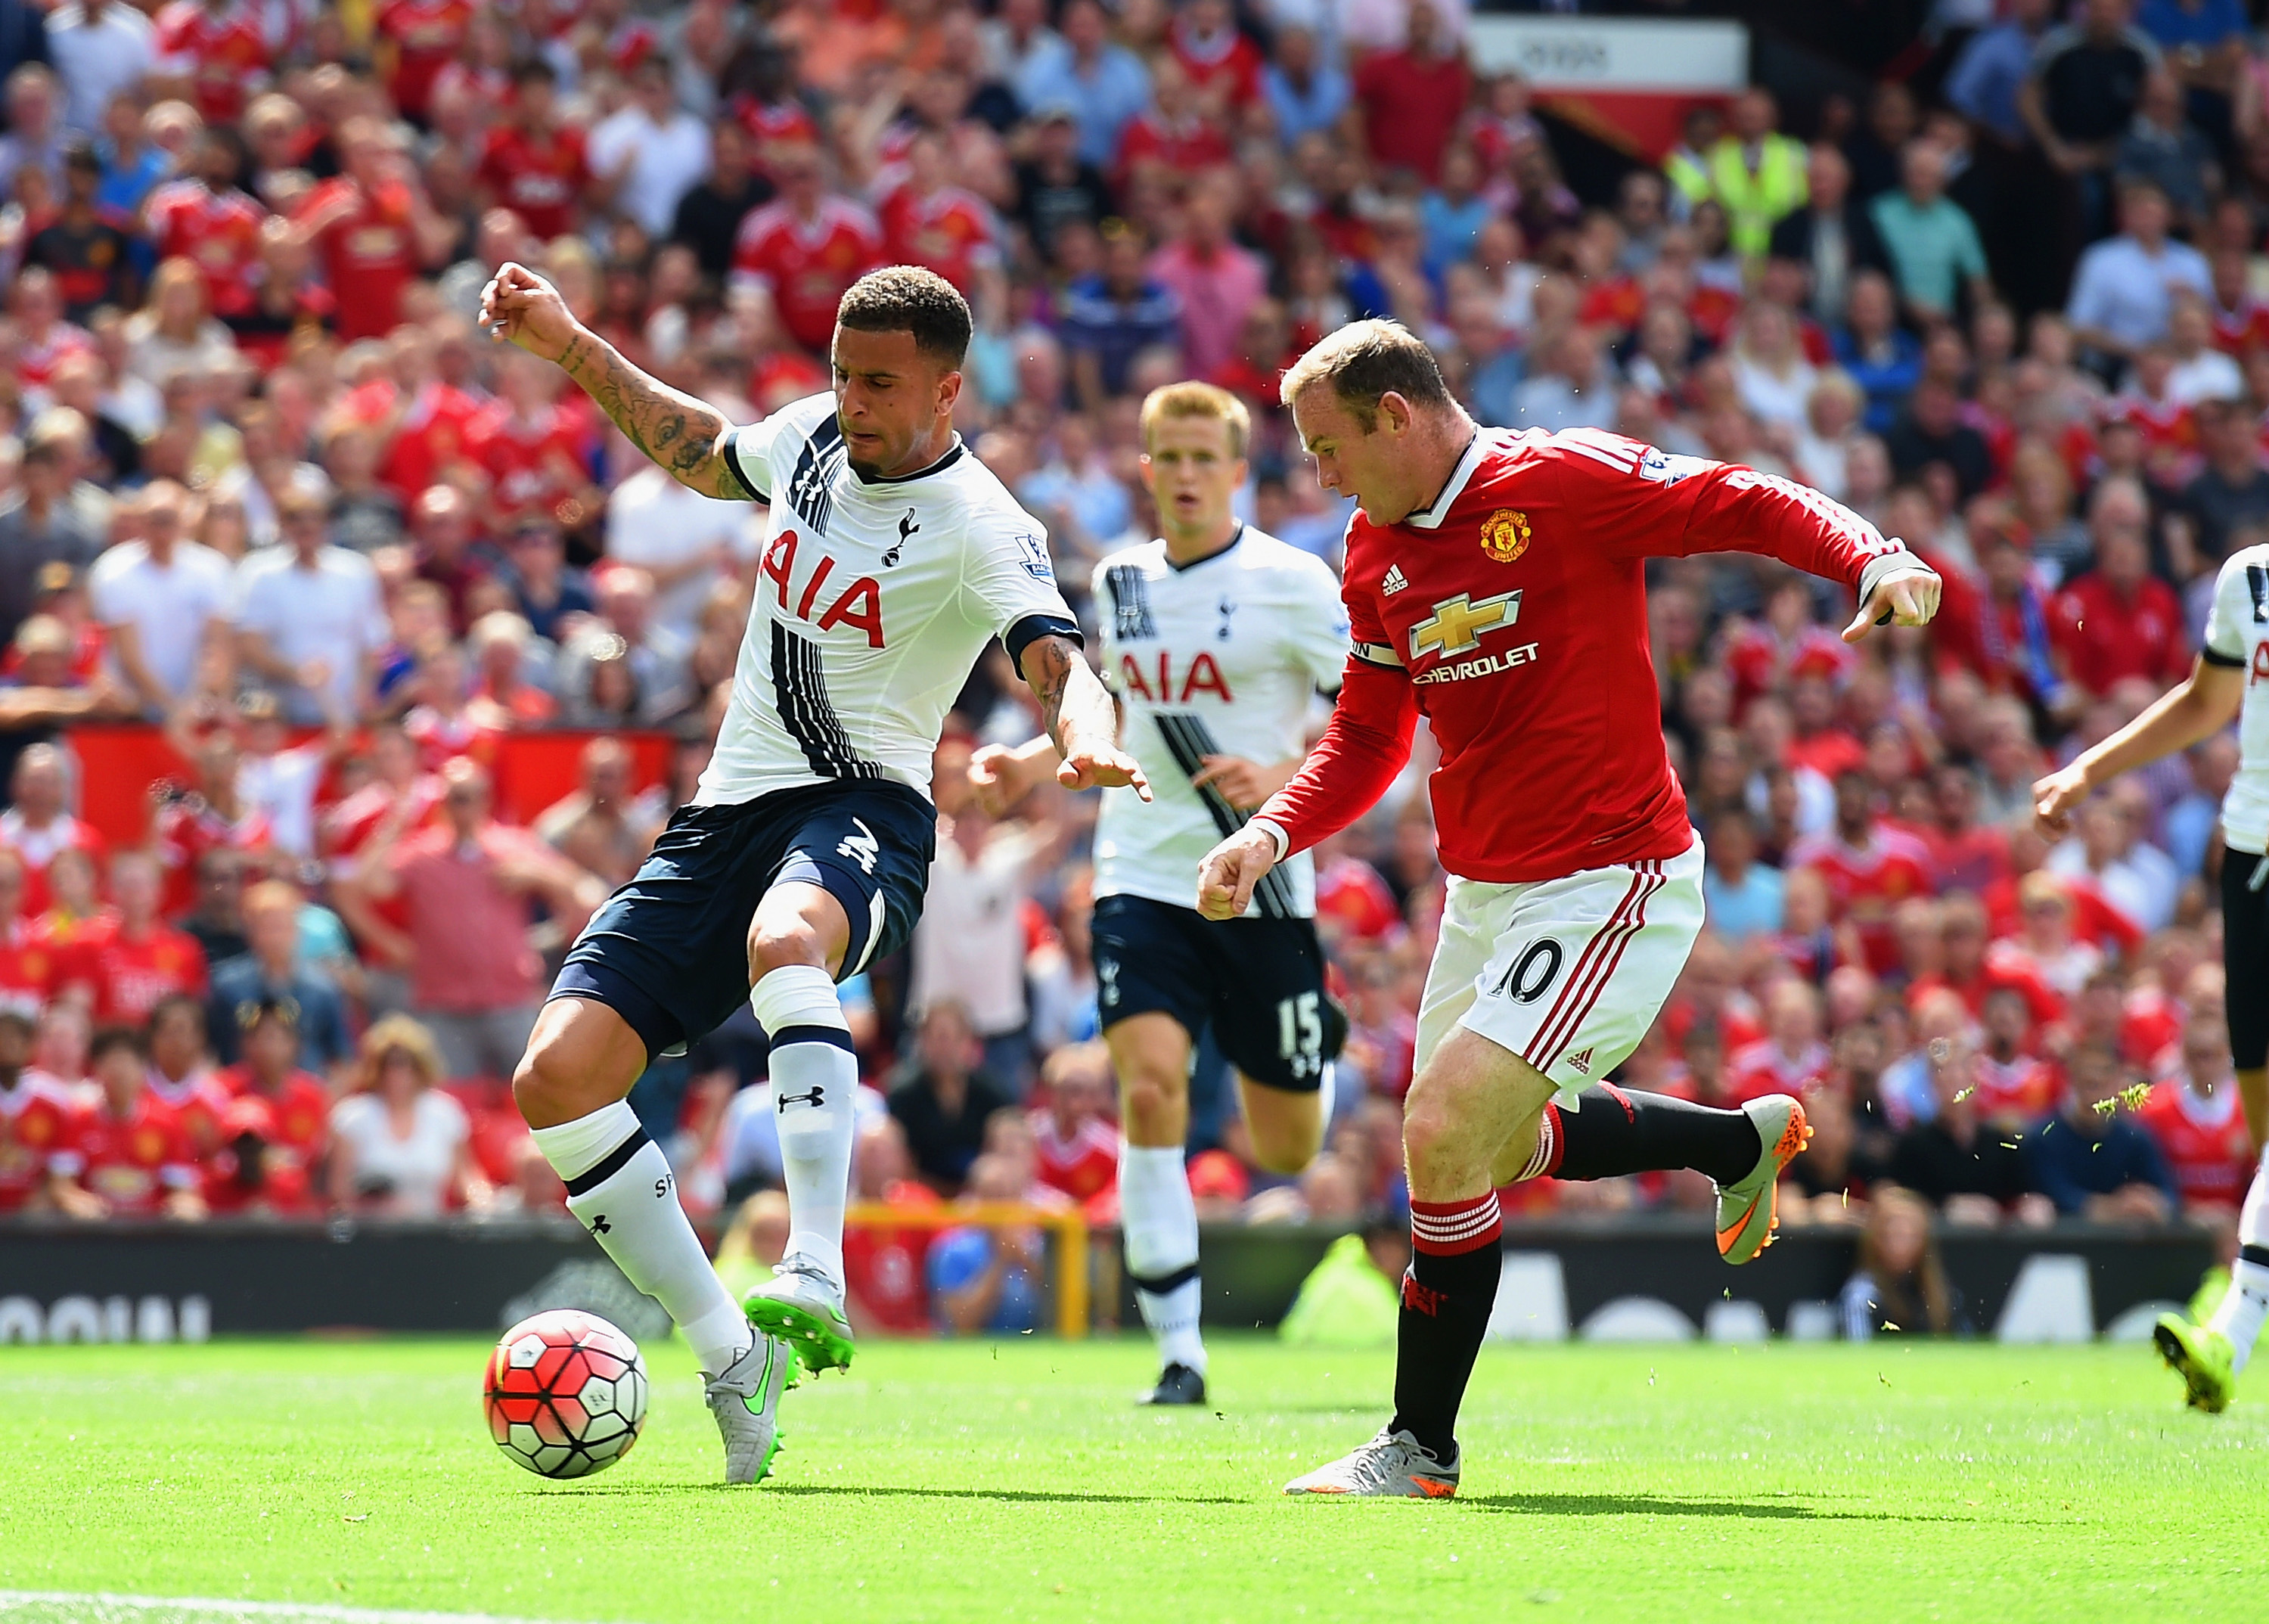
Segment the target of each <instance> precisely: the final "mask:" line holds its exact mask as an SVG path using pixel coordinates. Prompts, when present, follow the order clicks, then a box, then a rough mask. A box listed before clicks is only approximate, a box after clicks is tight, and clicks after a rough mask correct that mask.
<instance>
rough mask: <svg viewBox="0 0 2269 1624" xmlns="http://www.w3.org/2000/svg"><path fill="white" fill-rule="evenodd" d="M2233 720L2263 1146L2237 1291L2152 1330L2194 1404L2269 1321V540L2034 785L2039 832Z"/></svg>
mask: <svg viewBox="0 0 2269 1624" xmlns="http://www.w3.org/2000/svg"><path fill="white" fill-rule="evenodd" d="M2232 717H2236V719H2237V744H2238V758H2237V772H2236V776H2235V777H2234V778H2232V779H2230V781H2229V792H2228V794H2225V795H2224V796H2223V797H2222V799H2221V843H2222V853H2221V956H2222V965H2223V968H2224V969H2225V970H2226V971H2227V972H2228V991H2227V993H2226V994H2225V996H2224V998H2223V1000H2222V1001H2223V1007H2224V1008H2225V1009H2226V1010H2227V1011H2228V1022H2229V1052H2230V1058H2231V1059H2232V1060H2234V1061H2235V1062H2236V1071H2237V1096H2238V1099H2239V1101H2240V1102H2241V1103H2242V1104H2243V1106H2244V1108H2245V1126H2247V1128H2248V1129H2250V1130H2251V1133H2252V1135H2253V1149H2254V1153H2255V1154H2256V1155H2258V1156H2260V1157H2261V1164H2260V1166H2259V1167H2258V1168H2257V1169H2255V1170H2254V1174H2253V1185H2252V1187H2251V1189H2249V1190H2248V1191H2247V1192H2245V1205H2244V1207H2243V1209H2241V1211H2240V1212H2239V1214H2238V1218H2237V1260H2236V1263H2234V1264H2232V1265H2231V1266H2230V1271H2229V1290H2228V1294H2227V1295H2225V1296H2223V1298H2222V1300H2221V1304H2220V1305H2219V1306H2218V1307H2217V1308H2215V1310H2214V1312H2213V1313H2212V1314H2211V1315H2209V1316H2208V1317H2207V1319H2206V1323H2205V1324H2204V1325H2192V1324H2191V1322H2190V1321H2189V1320H2188V1319H2187V1318H2184V1316H2182V1315H2180V1314H2162V1315H2161V1316H2160V1317H2159V1323H2158V1325H2157V1326H2156V1327H2155V1329H2154V1340H2156V1342H2157V1343H2158V1347H2159V1352H2160V1354H2161V1355H2162V1357H2164V1358H2165V1360H2166V1362H2168V1363H2169V1364H2170V1365H2172V1366H2173V1367H2174V1368H2175V1369H2176V1370H2177V1371H2178V1372H2179V1373H2180V1374H2181V1376H2182V1377H2183V1381H2184V1387H2185V1389H2186V1391H2187V1393H2188V1398H2189V1402H2190V1403H2191V1405H2192V1406H2194V1407H2196V1408H2198V1409H2202V1410H2206V1411H2209V1412H2214V1413H2217V1414H2218V1413H2219V1412H2220V1411H2221V1410H2222V1409H2223V1408H2225V1407H2226V1406H2228V1403H2229V1399H2230V1394H2231V1392H2232V1391H2234V1390H2235V1389H2236V1385H2237V1378H2238V1377H2239V1375H2240V1374H2241V1373H2243V1370H2244V1369H2245V1366H2246V1363H2247V1362H2248V1361H2249V1360H2250V1359H2251V1357H2252V1355H2253V1344H2254V1342H2255V1341H2256V1340H2258V1338H2259V1336H2260V1334H2261V1327H2262V1325H2263V1323H2264V1322H2265V1321H2269V1150H2265V1148H2264V1141H2265V1140H2269V546H2259V547H2244V548H2240V549H2239V550H2237V551H2236V552H2234V553H2232V554H2230V556H2229V557H2228V559H2226V560H2225V561H2224V562H2223V564H2222V566H2221V573H2220V574H2219V575H2218V576H2216V577H2215V579H2214V607H2213V609H2211V610H2209V611H2208V613H2207V615H2206V636H2205V637H2204V638H2203V639H2200V645H2199V656H2198V660H2197V662H2196V663H2195V664H2194V665H2193V666H2192V667H2191V674H2190V677H2189V679H2188V680H2187V681H2185V682H2184V683H2183V684H2182V686H2180V687H2179V688H2177V689H2175V690H2173V691H2172V692H2170V693H2169V694H2168V695H2167V696H2166V697H2165V698H2162V699H2161V700H2160V701H2159V702H2158V703H2157V704H2156V705H2153V706H2152V707H2151V708H2150V709H2149V710H2147V711H2146V712H2143V713H2142V714H2141V715H2140V716H2139V717H2137V718H2136V719H2135V720H2133V721H2132V722H2129V723H2128V724H2127V725H2126V726H2125V727H2122V728H2121V729H2120V730H2119V731H2118V732H2117V733H2115V734H2112V735H2111V736H2110V738H2108V739H2106V740H2104V741H2103V742H2102V743H2101V744H2098V745H2095V747H2093V748H2092V749H2087V750H2084V751H2082V752H2081V755H2080V756H2079V757H2078V758H2077V759H2076V760H2074V761H2073V764H2071V765H2070V766H2068V767H2066V768H2065V769H2064V770H2063V771H2060V772H2055V773H2051V774H2050V775H2049V776H2048V777H2047V778H2044V779H2042V780H2041V781H2040V782H2039V783H2037V784H2036V785H2034V786H2033V802H2034V808H2035V809H2036V812H2037V813H2038V814H2039V816H2040V822H2041V826H2042V828H2043V830H2044V831H2045V832H2047V833H2049V834H2051V835H2058V834H2062V833H2063V832H2064V831H2065V829H2066V824H2067V823H2069V822H2070V819H2071V815H2072V810H2073V808H2075V807H2077V806H2078V805H2079V804H2080V803H2081V801H2085V800H2087V799H2088V795H2089V794H2090V793H2092V792H2093V791H2095V790H2097V789H2100V788H2102V787H2103V786H2104V785H2106V784H2109V783H2110V781H2111V780H2112V779H2116V778H2117V777H2118V776H2119V775H2120V774H2121V773H2123V772H2126V771H2131V770H2132V769H2133V768H2136V767H2140V766H2143V765H2145V764H2147V763H2150V762H2154V761H2156V760H2158V759H2159V758H2160V757H2162V756H2168V755H2171V754H2173V753H2174V752H2175V751H2177V750H2182V749H2189V748H2190V747H2191V745H2193V744H2196V743H2197V742H2199V740H2201V739H2204V738H2206V736H2207V735H2209V734H2215V733H2219V732H2221V729H2223V728H2224V727H2228V726H2229V723H2230V719H2231V718H2232Z"/></svg>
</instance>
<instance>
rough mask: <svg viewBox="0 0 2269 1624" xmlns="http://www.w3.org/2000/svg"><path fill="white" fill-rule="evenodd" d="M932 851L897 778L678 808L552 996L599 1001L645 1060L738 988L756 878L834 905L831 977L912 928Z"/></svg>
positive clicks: (693, 1034)
mask: <svg viewBox="0 0 2269 1624" xmlns="http://www.w3.org/2000/svg"><path fill="white" fill-rule="evenodd" d="M936 851H937V812H936V809H935V808H934V807H932V806H931V805H930V803H929V801H928V798H926V797H925V796H923V795H922V794H920V793H919V792H918V791H915V790H913V789H909V788H907V787H906V786H905V785H903V784H896V783H889V782H880V783H877V782H872V781H867V780H860V781H846V782H839V783H831V784H815V785H811V786H807V787H802V788H797V789H786V790H776V791H774V792H773V793H772V794H769V795H762V796H759V797H758V799H756V800H754V801H743V802H742V803H741V804H739V805H737V806H714V807H700V806H687V807H680V808H678V809H677V810H676V813H675V814H673V815H672V816H671V817H670V820H669V826H668V827H667V828H665V829H664V830H662V831H661V838H660V839H659V840H657V841H655V842H654V851H653V853H652V854H651V855H649V856H648V857H647V860H646V861H645V862H644V863H642V864H640V865H639V871H638V872H637V873H636V874H634V875H632V876H631V877H630V879H629V880H628V881H627V882H625V884H624V885H623V887H622V888H621V889H620V890H617V891H616V893H615V894H614V895H613V896H612V897H609V898H608V899H607V901H606V903H605V904H604V905H602V907H601V908H600V909H599V911H598V912H596V913H595V914H593V915H592V916H591V922H590V923H589V924H588V925H586V926H584V927H583V934H581V935H580V936H578V937H577V938H576V939H575V945H574V946H573V947H572V948H570V949H568V950H567V960H566V963H564V964H562V965H561V966H560V969H559V978H558V980H557V981H556V982H554V983H553V984H552V987H551V996H552V997H553V998H588V999H592V1000H596V1001H597V1002H599V1003H602V1004H604V1005H606V1006H607V1007H608V1008H610V1009H612V1010H613V1011H614V1012H615V1013H616V1014H617V1015H620V1016H622V1017H623V1019H624V1020H625V1021H626V1022H629V1023H630V1026H631V1029H632V1030H633V1031H635V1032H637V1033H638V1035H639V1037H641V1038H643V1039H644V1040H645V1042H646V1047H647V1057H648V1058H649V1059H652V1058H653V1057H654V1056H656V1055H659V1054H661V1052H663V1051H664V1050H666V1049H670V1048H674V1047H676V1046H677V1045H681V1044H686V1043H691V1042H695V1041H698V1039H700V1038H703V1037H707V1036H708V1035H709V1033H711V1032H712V1031H713V1030H716V1029H717V1027H718V1026H719V1025H721V1023H722V1022H724V1021H725V1019H726V1017H727V1016H728V1015H731V1014H732V1013H733V1011H734V1010H735V1009H736V1008H739V1007H740V1006H741V1005H742V1004H743V1003H744V1002H745V1001H747V999H748V996H749V926H750V921H751V920H752V919H755V917H756V912H757V904H758V903H759V902H761V901H762V900H763V899H764V895H765V892H766V891H769V890H772V887H774V886H775V885H780V884H782V883H785V882H795V881H802V882H807V883H809V884H812V885H817V886H822V887H824V888H825V890H827V892H828V894H829V895H830V896H831V897H834V898H835V900H836V901H838V902H839V903H841V904H843V912H845V914H846V915H847V916H849V918H850V920H851V944H850V946H849V948H848V949H846V951H845V953H844V955H843V964H842V968H841V970H840V971H839V975H838V979H847V978H850V977H852V976H854V975H856V974H858V973H859V972H860V971H862V970H864V969H866V968H867V966H868V964H870V963H873V962H874V961H875V960H876V958H878V957H880V956H883V955H884V954H886V953H891V952H893V951H895V950H896V949H898V948H901V947H903V946H905V942H906V939H907V938H908V937H910V936H911V935H913V928H914V922H915V921H916V920H917V919H920V918H921V906H922V892H923V890H924V889H925V888H926V887H927V886H928V882H929V866H930V860H931V859H932V858H933V857H935V855H936Z"/></svg>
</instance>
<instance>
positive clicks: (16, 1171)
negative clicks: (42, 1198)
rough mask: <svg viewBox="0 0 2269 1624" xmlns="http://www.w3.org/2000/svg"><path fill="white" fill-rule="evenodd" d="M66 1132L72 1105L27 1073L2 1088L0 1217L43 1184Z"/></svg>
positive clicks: (29, 1197) (61, 1094) (54, 1089)
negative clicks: (10, 1085) (12, 1084)
mask: <svg viewBox="0 0 2269 1624" xmlns="http://www.w3.org/2000/svg"><path fill="white" fill-rule="evenodd" d="M69 1139H70V1101H69V1100H68V1099H66V1098H65V1097H64V1096H63V1093H62V1091H61V1090H60V1089H56V1088H55V1086H54V1085H53V1084H51V1083H48V1082H44V1081H41V1080H40V1079H39V1078H37V1077H34V1076H33V1075H31V1074H29V1073H26V1074H23V1075H21V1076H19V1077H18V1078H17V1080H16V1084H15V1086H14V1087H13V1088H8V1089H0V1213H12V1212H17V1211H18V1210H20V1209H21V1208H22V1207H23V1206H24V1204H25V1203H26V1201H28V1200H31V1199H32V1197H33V1195H34V1194H35V1193H37V1192H38V1191H39V1188H40V1186H41V1185H42V1184H44V1183H46V1182H47V1177H48V1168H49V1167H50V1166H51V1165H53V1163H54V1162H55V1156H56V1155H58V1154H59V1153H60V1152H61V1151H62V1150H63V1148H64V1147H65V1145H66V1143H67V1142H68V1140H69Z"/></svg>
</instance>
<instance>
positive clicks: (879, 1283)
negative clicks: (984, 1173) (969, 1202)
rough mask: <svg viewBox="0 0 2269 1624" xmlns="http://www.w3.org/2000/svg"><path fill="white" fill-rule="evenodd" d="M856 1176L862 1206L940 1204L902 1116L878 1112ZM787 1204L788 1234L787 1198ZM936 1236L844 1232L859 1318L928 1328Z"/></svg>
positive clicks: (911, 1229)
mask: <svg viewBox="0 0 2269 1624" xmlns="http://www.w3.org/2000/svg"><path fill="white" fill-rule="evenodd" d="M851 1178H852V1188H853V1193H854V1195H855V1196H856V1197H857V1199H858V1200H859V1201H860V1203H861V1205H876V1206H883V1207H900V1208H904V1209H906V1210H909V1211H913V1212H927V1211H930V1210H933V1209H935V1207H937V1206H938V1205H939V1202H938V1199H937V1193H936V1192H935V1191H934V1190H932V1189H931V1188H930V1187H929V1186H928V1185H926V1184H924V1183H922V1182H921V1180H920V1179H919V1178H916V1177H914V1163H913V1155H912V1153H911V1152H910V1151H908V1149H907V1148H906V1131H905V1129H904V1128H903V1127H901V1126H898V1118H895V1117H891V1116H881V1117H877V1118H875V1119H874V1120H873V1121H871V1122H869V1123H868V1124H867V1126H865V1127H863V1128H861V1129H860V1131H859V1140H858V1144H857V1146H856V1147H855V1149H854V1155H853V1158H852V1170H851ZM751 1199H752V1200H761V1199H762V1197H761V1196H759V1197H753V1198H751ZM780 1230H781V1235H782V1238H783V1239H785V1237H786V1233H787V1202H786V1200H785V1199H781V1200H780ZM936 1236H937V1231H936V1230H935V1229H934V1228H932V1227H930V1226H928V1225H927V1224H907V1225H905V1226H904V1227H893V1226H890V1225H886V1224H876V1223H856V1224H853V1225H852V1226H851V1227H850V1228H848V1229H846V1230H845V1231H844V1232H843V1272H844V1275H845V1280H846V1285H847V1286H848V1288H849V1295H850V1298H851V1312H852V1318H853V1319H854V1323H856V1324H858V1325H861V1326H862V1327H863V1326H866V1325H874V1326H876V1328H878V1329H882V1330H887V1331H893V1332H899V1333H901V1334H909V1333H911V1334H920V1333H921V1332H926V1331H928V1329H929V1296H928V1289H927V1287H926V1285H925V1274H924V1265H925V1264H926V1263H927V1261H928V1257H929V1248H930V1243H931V1242H932V1241H933V1240H934V1239H935V1238H936Z"/></svg>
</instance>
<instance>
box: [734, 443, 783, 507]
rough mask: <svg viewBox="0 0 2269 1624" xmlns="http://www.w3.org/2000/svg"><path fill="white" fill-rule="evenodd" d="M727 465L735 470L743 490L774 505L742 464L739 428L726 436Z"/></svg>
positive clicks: (767, 504) (759, 499)
mask: <svg viewBox="0 0 2269 1624" xmlns="http://www.w3.org/2000/svg"><path fill="white" fill-rule="evenodd" d="M725 466H726V467H728V468H729V469H732V470H733V477H734V478H735V479H737V480H739V481H740V482H741V488H742V489H743V490H744V491H747V492H748V493H749V494H750V496H752V497H754V498H756V499H757V500H758V501H759V502H762V503H763V504H764V505H765V506H766V507H770V506H772V497H771V496H770V495H769V494H768V493H767V492H766V491H764V490H763V489H762V488H761V487H760V486H758V484H757V482H756V481H755V480H753V479H751V478H750V477H749V470H748V469H747V468H746V467H744V466H743V464H742V461H741V431H740V430H738V429H735V430H734V431H733V432H731V433H729V434H728V435H726V436H725Z"/></svg>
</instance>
